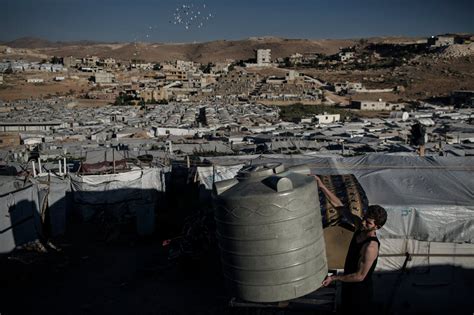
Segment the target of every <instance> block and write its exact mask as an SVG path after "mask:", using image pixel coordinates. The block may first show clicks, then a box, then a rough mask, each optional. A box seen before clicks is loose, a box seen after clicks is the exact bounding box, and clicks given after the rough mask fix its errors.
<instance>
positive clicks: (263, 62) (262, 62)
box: [257, 49, 272, 67]
mask: <svg viewBox="0 0 474 315" xmlns="http://www.w3.org/2000/svg"><path fill="white" fill-rule="evenodd" d="M271 62H272V54H271V49H257V66H259V67H265V66H269V65H270V64H271Z"/></svg>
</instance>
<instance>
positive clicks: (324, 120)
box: [314, 113, 341, 124]
mask: <svg viewBox="0 0 474 315" xmlns="http://www.w3.org/2000/svg"><path fill="white" fill-rule="evenodd" d="M314 118H315V122H316V123H317V124H331V123H334V122H338V121H340V120H341V115H340V114H327V113H324V114H322V115H316V116H314Z"/></svg>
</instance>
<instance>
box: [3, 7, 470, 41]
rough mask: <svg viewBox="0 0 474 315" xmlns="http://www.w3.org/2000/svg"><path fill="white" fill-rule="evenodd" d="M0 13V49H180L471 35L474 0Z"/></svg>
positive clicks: (38, 9) (14, 10)
mask: <svg viewBox="0 0 474 315" xmlns="http://www.w3.org/2000/svg"><path fill="white" fill-rule="evenodd" d="M0 8H1V10H0V12H1V16H2V17H1V18H0V41H10V40H14V39H17V38H20V37H39V38H43V39H48V40H52V41H77V40H94V41H105V42H174V43H179V42H204V41H212V40H220V39H226V40H236V39H244V38H248V37H260V36H277V37H283V38H307V39H324V38H328V39H342V38H362V37H374V36H431V35H436V34H444V33H459V32H463V33H474V19H473V18H472V13H473V12H474V1H473V0H379V1H375V0H238V1H231V0H189V1H176V0H0ZM186 13H188V14H187V15H186ZM191 17H192V18H193V19H192V20H191ZM206 18H207V19H206Z"/></svg>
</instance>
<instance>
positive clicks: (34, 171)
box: [31, 161, 36, 177]
mask: <svg viewBox="0 0 474 315" xmlns="http://www.w3.org/2000/svg"><path fill="white" fill-rule="evenodd" d="M31 164H32V166H33V177H36V165H35V161H31Z"/></svg>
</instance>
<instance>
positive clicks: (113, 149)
mask: <svg viewBox="0 0 474 315" xmlns="http://www.w3.org/2000/svg"><path fill="white" fill-rule="evenodd" d="M112 160H113V165H114V174H115V148H112Z"/></svg>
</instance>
